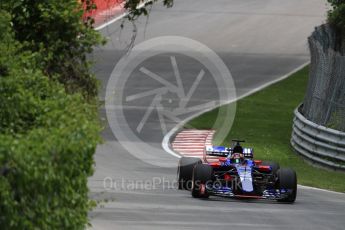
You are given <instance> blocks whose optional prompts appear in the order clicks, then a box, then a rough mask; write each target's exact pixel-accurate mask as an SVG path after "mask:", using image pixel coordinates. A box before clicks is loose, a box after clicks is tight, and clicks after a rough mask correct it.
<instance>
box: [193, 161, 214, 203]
mask: <svg viewBox="0 0 345 230" xmlns="http://www.w3.org/2000/svg"><path fill="white" fill-rule="evenodd" d="M212 175H213V168H212V167H211V166H209V165H205V164H197V165H195V166H194V170H193V178H192V181H193V185H192V196H193V197H194V198H208V197H209V196H210V195H209V193H208V192H207V190H206V184H207V183H210V182H212Z"/></svg>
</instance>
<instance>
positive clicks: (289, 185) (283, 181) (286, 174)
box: [277, 168, 297, 203]
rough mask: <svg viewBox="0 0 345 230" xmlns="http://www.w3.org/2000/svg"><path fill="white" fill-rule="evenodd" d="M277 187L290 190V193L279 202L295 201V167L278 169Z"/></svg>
mask: <svg viewBox="0 0 345 230" xmlns="http://www.w3.org/2000/svg"><path fill="white" fill-rule="evenodd" d="M277 177H278V181H277V183H278V184H277V185H278V186H277V187H278V188H279V189H280V190H282V189H284V190H289V191H290V192H289V195H288V196H287V197H285V198H282V199H279V200H278V201H279V202H284V203H294V202H295V200H296V196H297V175H296V172H295V171H294V170H293V169H290V168H281V169H279V170H278V171H277Z"/></svg>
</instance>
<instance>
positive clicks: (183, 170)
mask: <svg viewBox="0 0 345 230" xmlns="http://www.w3.org/2000/svg"><path fill="white" fill-rule="evenodd" d="M201 163H202V161H201V160H200V159H199V158H195V157H181V158H180V160H179V163H178V167H177V184H178V189H179V190H190V189H191V188H192V175H193V169H194V166H195V165H197V164H201Z"/></svg>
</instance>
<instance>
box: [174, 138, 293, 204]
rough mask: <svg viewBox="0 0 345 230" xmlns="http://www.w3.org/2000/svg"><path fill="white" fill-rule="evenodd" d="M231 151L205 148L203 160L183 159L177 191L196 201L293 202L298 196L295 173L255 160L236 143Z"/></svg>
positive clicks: (219, 148) (239, 143)
mask: <svg viewBox="0 0 345 230" xmlns="http://www.w3.org/2000/svg"><path fill="white" fill-rule="evenodd" d="M233 141H234V143H233V146H232V147H231V148H227V147H223V146H206V148H205V151H204V156H203V158H204V159H203V160H204V162H202V161H201V159H199V158H194V157H182V158H181V159H180V161H179V165H178V170H177V177H178V188H179V189H188V190H191V193H192V196H193V197H195V198H208V197H209V196H210V195H214V196H222V197H233V198H249V199H250V198H254V199H271V200H277V201H280V202H286V203H293V202H294V201H295V199H296V193H297V177H296V173H295V171H294V170H292V169H290V168H280V166H279V164H277V163H275V162H265V161H260V160H254V159H253V157H254V156H253V155H254V154H253V149H252V148H243V147H242V146H241V142H244V141H241V140H233Z"/></svg>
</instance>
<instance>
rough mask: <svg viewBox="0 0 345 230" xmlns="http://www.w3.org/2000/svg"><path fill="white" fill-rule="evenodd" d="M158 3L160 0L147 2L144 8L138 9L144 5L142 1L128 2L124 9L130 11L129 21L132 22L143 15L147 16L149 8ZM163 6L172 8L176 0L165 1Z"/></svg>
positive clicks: (129, 0)
mask: <svg viewBox="0 0 345 230" xmlns="http://www.w3.org/2000/svg"><path fill="white" fill-rule="evenodd" d="M157 1H158V0H152V1H146V3H145V6H144V7H142V8H138V6H139V5H140V4H141V3H142V0H126V2H125V6H124V7H125V8H126V9H127V10H128V11H129V14H128V15H127V19H128V20H130V21H135V20H136V19H137V18H138V17H140V16H141V15H145V16H147V15H148V8H149V7H150V6H152V4H154V3H155V2H157ZM163 4H164V6H166V7H172V6H173V4H174V0H163Z"/></svg>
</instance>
